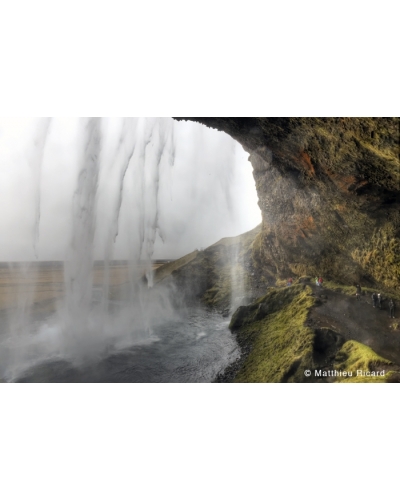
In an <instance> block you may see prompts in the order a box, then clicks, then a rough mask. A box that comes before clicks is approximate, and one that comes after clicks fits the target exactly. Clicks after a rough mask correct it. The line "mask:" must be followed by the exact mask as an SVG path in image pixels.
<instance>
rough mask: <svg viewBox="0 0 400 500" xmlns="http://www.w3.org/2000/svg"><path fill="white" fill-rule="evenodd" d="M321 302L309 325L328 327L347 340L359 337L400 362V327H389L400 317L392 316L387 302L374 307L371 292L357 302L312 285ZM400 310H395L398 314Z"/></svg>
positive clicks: (382, 354) (383, 355) (380, 352)
mask: <svg viewBox="0 0 400 500" xmlns="http://www.w3.org/2000/svg"><path fill="white" fill-rule="evenodd" d="M312 288H313V289H314V291H315V294H316V295H317V296H320V297H321V300H322V304H321V305H320V306H318V307H315V308H314V309H313V310H312V312H311V315H310V318H309V324H310V326H312V327H314V328H319V327H329V328H332V329H333V330H335V331H336V332H338V333H340V334H342V335H343V336H344V338H345V339H346V340H356V341H358V342H361V343H362V344H365V345H367V346H369V347H371V349H373V350H374V351H375V352H376V353H377V354H379V355H380V356H382V357H384V358H386V359H389V360H390V361H393V362H394V363H396V364H398V365H400V330H393V329H392V328H390V326H391V325H392V324H393V323H394V322H399V319H390V318H389V311H388V306H387V301H385V302H384V303H383V309H382V310H380V309H378V308H375V309H374V308H373V307H372V304H371V300H370V297H369V295H368V296H362V297H361V298H360V301H357V300H356V298H355V296H354V297H351V296H349V295H345V294H342V293H340V292H334V291H332V290H327V289H319V288H318V287H316V286H315V285H312ZM398 314H399V313H398V309H397V310H396V311H395V316H396V318H397V317H398Z"/></svg>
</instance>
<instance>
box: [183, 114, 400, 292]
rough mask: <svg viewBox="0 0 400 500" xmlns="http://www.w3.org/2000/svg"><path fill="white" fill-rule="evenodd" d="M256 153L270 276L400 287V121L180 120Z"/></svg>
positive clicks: (260, 251) (259, 247)
mask: <svg viewBox="0 0 400 500" xmlns="http://www.w3.org/2000/svg"><path fill="white" fill-rule="evenodd" d="M178 119H181V120H182V119H183V120H193V121H197V122H199V123H202V124H204V125H207V126H209V127H213V128H216V129H218V130H220V131H224V132H226V133H228V134H229V135H231V136H232V137H233V138H234V139H236V140H237V141H238V142H239V143H240V144H241V145H242V146H243V148H244V149H245V151H247V152H249V153H250V157H249V160H250V162H251V164H252V166H253V174H254V178H255V181H256V188H257V193H258V197H259V206H260V209H261V212H262V221H263V222H262V230H261V232H260V234H259V236H258V237H257V240H256V241H255V243H254V244H253V249H252V252H253V261H254V264H255V266H256V267H258V269H259V272H260V273H262V274H263V275H264V276H265V277H266V278H268V277H273V276H274V277H275V278H281V279H282V278H285V277H287V276H289V275H297V276H301V275H309V276H314V275H323V276H324V277H325V278H327V279H332V280H335V281H337V282H342V283H344V284H354V283H355V282H360V283H361V284H365V285H374V286H379V287H382V288H383V289H386V290H391V291H396V292H398V291H399V290H400V162H399V136H400V134H399V118H178Z"/></svg>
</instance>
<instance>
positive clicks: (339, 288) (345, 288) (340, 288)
mask: <svg viewBox="0 0 400 500" xmlns="http://www.w3.org/2000/svg"><path fill="white" fill-rule="evenodd" d="M324 288H328V289H329V290H333V291H334V292H341V293H344V294H346V295H351V296H355V294H356V287H355V286H353V285H344V284H340V283H335V282H333V281H329V280H327V281H324ZM361 289H362V291H363V292H365V293H366V294H367V295H372V292H379V291H380V289H379V288H377V287H376V288H371V287H365V286H362V287H361ZM385 297H389V298H392V299H397V300H399V299H400V295H399V294H396V293H391V292H385Z"/></svg>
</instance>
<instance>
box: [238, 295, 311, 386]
mask: <svg viewBox="0 0 400 500" xmlns="http://www.w3.org/2000/svg"><path fill="white" fill-rule="evenodd" d="M310 294H311V288H309V287H303V286H302V285H295V286H292V287H290V288H285V289H276V290H272V291H271V292H269V293H268V294H267V295H266V296H265V297H263V298H262V299H261V300H260V301H258V302H259V304H263V303H264V304H267V305H269V306H270V308H271V311H273V312H272V313H271V314H268V315H267V316H266V317H265V318H263V319H260V320H259V321H254V322H252V323H250V324H247V325H245V326H242V327H241V328H240V329H239V331H238V337H239V338H241V339H242V340H244V339H247V340H248V341H250V342H251V343H252V345H253V348H252V350H251V352H250V354H249V356H248V358H247V359H246V361H245V363H244V365H243V367H242V368H241V370H240V371H239V373H238V374H237V376H236V378H235V382H282V381H283V380H284V379H285V378H288V380H289V381H291V379H293V381H297V380H299V381H300V379H301V375H299V374H301V373H302V372H303V371H304V369H305V368H309V367H310V362H311V358H312V351H313V341H314V334H313V331H312V330H311V329H310V328H308V327H306V326H304V323H305V321H306V319H307V314H308V311H309V309H310V307H311V306H312V305H313V304H314V298H313V297H311V295H310ZM291 370H294V373H293V375H290V372H291Z"/></svg>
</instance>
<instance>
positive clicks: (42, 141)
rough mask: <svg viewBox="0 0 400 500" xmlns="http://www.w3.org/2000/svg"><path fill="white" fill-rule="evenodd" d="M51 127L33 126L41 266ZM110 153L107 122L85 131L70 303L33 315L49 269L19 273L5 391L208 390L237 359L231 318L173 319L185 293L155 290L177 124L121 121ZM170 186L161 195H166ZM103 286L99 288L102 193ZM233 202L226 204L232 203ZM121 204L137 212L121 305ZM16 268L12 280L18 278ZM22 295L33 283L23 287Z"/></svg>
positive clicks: (1, 373)
mask: <svg viewBox="0 0 400 500" xmlns="http://www.w3.org/2000/svg"><path fill="white" fill-rule="evenodd" d="M49 129H51V121H50V120H48V119H43V120H42V121H41V122H40V123H39V124H38V127H37V130H36V138H35V148H36V149H35V152H34V154H32V155H31V156H30V165H31V168H32V171H33V172H34V178H35V179H36V188H35V189H36V196H35V199H34V206H33V207H32V211H33V213H34V221H33V225H32V228H33V229H32V245H33V248H34V253H35V256H36V258H37V252H38V241H39V235H40V215H41V196H40V184H41V171H42V160H43V155H44V154H45V148H46V139H47V136H48V132H49ZM117 136H118V137H117V140H116V141H114V143H113V145H110V144H111V141H110V139H109V137H108V136H107V127H106V126H105V124H104V122H103V120H102V119H100V118H90V119H83V120H81V121H80V123H79V134H78V137H79V139H78V141H77V146H76V147H77V157H78V165H77V179H76V187H75V191H74V194H73V197H72V200H71V231H70V237H69V244H68V245H67V249H66V254H65V261H64V262H63V263H61V264H59V267H60V272H62V273H63V283H62V284H61V288H62V293H60V295H59V296H58V298H57V300H56V302H55V307H54V308H53V309H51V308H50V309H49V310H46V308H43V307H42V308H40V307H37V304H36V305H35V293H34V282H35V280H37V279H38V276H39V274H40V273H43V269H45V266H46V264H45V263H40V262H37V263H36V264H34V265H33V264H19V265H18V272H19V273H22V276H23V277H24V279H23V280H22V282H23V283H25V282H27V281H29V280H30V282H31V288H30V289H29V290H28V291H27V288H26V286H25V288H24V293H17V296H18V300H17V302H16V304H15V307H13V308H10V309H9V310H8V311H6V312H4V311H2V312H1V317H0V319H1V324H0V378H2V379H3V380H7V381H18V380H20V381H41V382H51V381H60V382H62V381H74V382H94V381H96V382H108V381H115V382H201V381H203V382H210V381H212V380H213V379H214V378H215V377H216V375H217V374H218V373H219V372H220V371H221V370H223V369H224V367H226V366H227V365H228V364H229V363H231V362H232V361H234V360H235V359H236V358H237V357H238V356H239V349H238V346H237V344H236V341H235V340H234V338H233V337H232V335H231V333H230V332H229V329H228V319H226V318H225V319H224V318H222V317H221V316H220V315H219V314H217V313H213V312H210V311H206V310H204V309H201V308H199V307H181V308H177V307H176V303H177V300H176V298H177V296H179V293H180V291H179V290H177V289H176V288H174V287H173V286H172V285H169V286H168V287H167V286H162V285H159V284H157V285H155V284H154V280H153V255H154V248H155V242H156V239H157V238H159V239H161V240H163V239H164V234H163V227H162V217H160V196H159V193H160V186H161V185H164V184H165V183H167V182H168V179H170V177H171V172H172V170H173V167H174V161H175V152H176V143H175V135H174V122H173V121H172V120H171V119H166V118H159V119H156V118H151V119H136V118H125V119H123V120H121V122H120V126H119V132H118V134H117ZM163 183H164V184H163ZM104 185H107V186H108V189H109V192H111V193H112V194H111V195H109V199H108V207H109V208H108V209H107V210H103V214H104V213H106V217H104V215H103V219H104V218H106V219H107V220H102V221H101V223H102V227H105V229H104V230H103V232H100V233H99V234H100V235H101V237H102V239H103V243H102V248H103V259H102V279H101V282H100V283H99V281H98V280H97V281H96V283H95V282H94V274H95V272H96V271H95V270H96V262H95V260H96V258H95V257H96V231H97V228H98V224H99V203H100V201H99V200H102V203H103V202H104V199H105V198H104V197H103V198H102V191H101V186H104ZM228 201H229V200H228ZM123 202H124V203H125V206H128V207H129V210H128V216H127V217H126V220H125V229H126V226H127V229H128V231H127V232H128V238H127V241H128V249H127V253H128V255H129V258H128V260H127V263H126V265H127V267H128V279H127V280H126V282H124V283H123V285H122V286H121V287H120V288H121V290H122V292H121V293H120V295H119V297H117V298H115V297H114V296H113V290H114V287H113V285H112V284H111V281H110V276H111V268H112V266H113V265H114V261H113V258H114V254H113V252H114V245H115V242H116V240H117V238H118V235H119V233H120V230H121V229H120V224H121V221H120V214H121V207H122V204H123ZM230 259H231V261H232V262H231V264H232V297H231V302H232V305H235V307H236V306H237V305H238V304H239V303H240V300H241V299H242V297H243V294H244V285H243V276H242V274H241V273H240V272H239V273H236V271H235V269H239V268H240V265H239V264H240V255H239V253H237V250H236V253H235V254H232V255H231V256H230ZM12 270H13V269H12V267H10V271H12ZM25 285H26V283H25Z"/></svg>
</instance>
